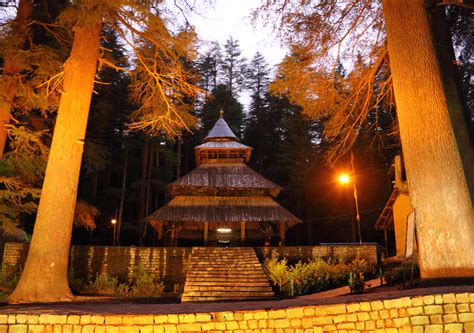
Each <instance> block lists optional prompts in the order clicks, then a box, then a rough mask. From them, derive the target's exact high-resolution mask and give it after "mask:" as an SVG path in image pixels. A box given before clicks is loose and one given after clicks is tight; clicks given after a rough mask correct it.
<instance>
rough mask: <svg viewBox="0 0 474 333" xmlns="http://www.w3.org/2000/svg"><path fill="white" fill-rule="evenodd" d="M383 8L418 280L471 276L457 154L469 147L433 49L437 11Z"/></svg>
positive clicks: (408, 5) (419, 0) (398, 0)
mask: <svg viewBox="0 0 474 333" xmlns="http://www.w3.org/2000/svg"><path fill="white" fill-rule="evenodd" d="M382 4H383V10H384V16H385V25H386V31H387V40H388V50H389V55H390V67H391V71H392V75H393V85H394V90H395V101H396V103H397V113H398V121H399V124H400V136H401V141H402V147H403V154H404V157H405V165H406V170H407V179H408V185H409V191H410V197H411V200H412V204H413V207H414V208H415V209H416V219H417V220H416V223H417V232H418V240H419V263H420V269H421V276H422V278H428V279H435V278H461V277H469V276H470V277H472V276H474V256H472V253H470V251H469V250H468V249H472V248H473V247H474V235H473V231H474V230H473V229H474V228H473V222H474V221H473V220H474V217H473V210H472V200H471V197H470V195H469V190H468V184H467V181H466V175H465V170H464V169H463V163H462V160H461V154H460V150H459V148H460V147H464V148H466V147H465V146H463V145H459V141H457V139H459V137H460V136H461V135H462V131H465V129H464V130H463V129H462V127H465V124H463V123H462V110H461V108H460V107H459V106H460V104H459V101H457V100H456V96H457V94H456V93H455V92H453V90H452V89H453V88H454V85H447V84H446V82H447V81H448V80H447V78H445V77H443V75H445V74H446V72H445V71H444V70H443V69H442V67H444V66H449V65H450V64H445V63H443V62H442V60H444V59H443V58H442V57H441V58H440V57H439V52H443V50H441V49H438V50H437V49H436V48H437V47H439V44H438V43H437V40H436V38H439V37H440V36H439V35H436V34H435V33H433V31H432V30H431V29H430V20H432V19H433V16H432V13H430V12H429V11H433V10H437V9H435V4H436V1H434V0H383V1H382ZM434 23H435V24H439V22H438V23H436V22H434ZM459 120H461V122H460V121H459ZM453 123H454V127H455V128H456V133H455V132H454V129H453ZM465 133H466V132H465ZM471 149H472V148H470V147H468V151H466V154H468V155H469V154H471V153H472V151H471V152H469V150H471ZM465 167H469V166H466V165H465ZM470 167H471V168H472V164H471V166H470Z"/></svg>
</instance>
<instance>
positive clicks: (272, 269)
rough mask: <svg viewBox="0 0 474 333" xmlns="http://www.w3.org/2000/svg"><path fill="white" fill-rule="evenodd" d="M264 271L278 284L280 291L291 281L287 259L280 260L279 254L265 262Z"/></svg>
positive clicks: (275, 284)
mask: <svg viewBox="0 0 474 333" xmlns="http://www.w3.org/2000/svg"><path fill="white" fill-rule="evenodd" d="M264 271H265V274H266V275H267V277H268V279H269V280H270V281H271V282H272V283H273V285H274V286H277V287H278V289H279V290H280V293H281V292H283V289H284V288H285V286H287V284H288V282H289V281H290V277H289V275H288V267H287V261H286V259H282V260H279V259H278V257H277V256H272V257H271V258H270V259H267V260H266V261H265V263H264Z"/></svg>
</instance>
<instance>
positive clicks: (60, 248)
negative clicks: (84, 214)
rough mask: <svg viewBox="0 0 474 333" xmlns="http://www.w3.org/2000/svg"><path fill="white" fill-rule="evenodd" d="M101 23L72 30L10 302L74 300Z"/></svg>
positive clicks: (82, 23)
mask: <svg viewBox="0 0 474 333" xmlns="http://www.w3.org/2000/svg"><path fill="white" fill-rule="evenodd" d="M101 22H102V19H101V17H100V16H99V15H98V14H97V13H95V14H94V15H93V16H92V15H91V16H90V17H88V18H87V19H86V20H83V21H82V20H81V21H79V22H78V23H77V24H76V26H75V27H74V42H73V45H72V50H71V55H70V57H69V59H68V60H67V62H66V64H65V66H64V86H63V90H64V92H63V94H62V96H61V101H60V103H59V110H58V117H57V120H56V126H55V129H54V136H53V142H52V144H51V151H50V154H49V159H48V165H47V167H46V174H45V179H44V184H43V189H42V193H41V199H40V203H39V207H38V214H37V217H36V223H35V228H34V231H33V238H32V241H31V245H30V249H29V252H28V257H27V260H26V264H25V268H24V270H23V274H22V275H21V278H20V281H19V283H18V286H17V287H16V289H15V290H14V291H13V293H12V294H11V295H10V297H9V298H8V302H9V303H30V302H53V301H67V300H71V299H73V295H72V293H71V291H70V289H69V285H68V279H67V277H68V258H69V248H70V241H71V231H72V223H73V218H74V207H75V204H76V195H77V186H78V180H79V171H80V167H81V159H82V152H83V147H84V137H85V132H86V126H87V118H88V114H89V106H90V101H91V96H92V89H93V86H94V75H95V73H96V65H97V58H98V55H99V46H100V43H99V37H100V32H101Z"/></svg>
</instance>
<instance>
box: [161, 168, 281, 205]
mask: <svg viewBox="0 0 474 333" xmlns="http://www.w3.org/2000/svg"><path fill="white" fill-rule="evenodd" d="M168 186H169V190H170V194H171V197H174V196H176V195H179V194H183V193H184V194H191V193H192V192H193V191H194V193H196V194H198V195H199V194H206V192H207V193H208V194H210V193H219V192H220V191H223V190H233V191H240V192H246V191H251V192H252V193H259V194H260V195H271V196H272V197H274V198H275V197H276V196H278V194H279V193H280V192H281V190H282V187H280V186H278V185H277V184H275V183H274V182H272V181H271V180H269V179H267V178H265V177H264V176H262V175H260V174H259V173H257V172H256V171H254V170H252V169H251V168H249V167H248V166H247V165H245V164H244V163H235V164H202V165H200V166H199V167H197V168H196V169H194V170H193V171H191V172H190V173H188V174H186V175H184V176H183V177H181V178H179V179H178V180H176V181H174V182H173V183H171V184H170V185H168ZM199 190H201V191H204V192H201V193H199ZM252 190H253V191H252Z"/></svg>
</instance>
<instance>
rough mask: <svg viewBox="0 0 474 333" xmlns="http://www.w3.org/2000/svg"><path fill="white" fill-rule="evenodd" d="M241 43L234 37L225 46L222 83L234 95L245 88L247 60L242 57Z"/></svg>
mask: <svg viewBox="0 0 474 333" xmlns="http://www.w3.org/2000/svg"><path fill="white" fill-rule="evenodd" d="M241 53H242V52H241V51H240V47H239V41H237V40H234V39H233V38H232V37H229V39H227V41H226V43H225V45H224V52H223V58H222V60H221V72H222V74H221V75H222V82H223V83H224V84H225V85H226V86H227V89H228V90H229V91H230V93H231V94H232V95H234V94H235V93H237V92H239V91H240V90H241V89H242V88H243V86H244V79H245V76H244V75H245V71H246V59H245V58H243V57H242V56H241Z"/></svg>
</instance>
